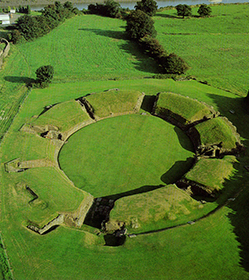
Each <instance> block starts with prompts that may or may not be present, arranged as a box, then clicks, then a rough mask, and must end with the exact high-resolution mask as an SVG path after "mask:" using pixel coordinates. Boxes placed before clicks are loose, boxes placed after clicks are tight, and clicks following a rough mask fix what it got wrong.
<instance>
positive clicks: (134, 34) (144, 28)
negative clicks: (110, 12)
mask: <svg viewBox="0 0 249 280" xmlns="http://www.w3.org/2000/svg"><path fill="white" fill-rule="evenodd" d="M126 23H127V25H126V32H127V34H128V36H129V38H130V39H133V40H139V39H140V38H142V37H144V36H146V35H149V36H151V37H156V30H155V27H154V21H153V20H152V19H151V17H149V16H148V15H147V14H146V13H144V12H143V11H140V10H137V11H132V12H131V13H130V14H129V15H128V16H127V17H126Z"/></svg>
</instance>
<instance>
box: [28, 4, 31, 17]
mask: <svg viewBox="0 0 249 280" xmlns="http://www.w3.org/2000/svg"><path fill="white" fill-rule="evenodd" d="M27 14H28V15H30V14H31V8H30V6H29V5H28V6H27Z"/></svg>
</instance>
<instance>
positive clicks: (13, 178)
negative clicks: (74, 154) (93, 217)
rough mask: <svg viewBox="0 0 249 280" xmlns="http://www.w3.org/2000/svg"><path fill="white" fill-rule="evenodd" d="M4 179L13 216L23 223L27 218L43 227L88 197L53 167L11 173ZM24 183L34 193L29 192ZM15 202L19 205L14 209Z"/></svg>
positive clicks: (73, 208)
mask: <svg viewBox="0 0 249 280" xmlns="http://www.w3.org/2000/svg"><path fill="white" fill-rule="evenodd" d="M51 178H53V180H52V181H51ZM5 180H7V181H8V185H9V188H10V190H11V195H10V196H11V207H12V208H13V210H14V209H16V210H14V211H17V212H16V219H17V221H19V222H20V223H21V224H23V225H26V223H27V222H28V221H29V220H30V221H32V222H34V223H36V224H38V225H39V226H41V227H42V226H43V225H45V224H46V223H48V222H49V221H50V220H51V219H53V218H55V217H56V216H57V215H58V213H59V212H62V211H63V212H65V211H73V210H76V209H77V208H78V207H79V205H80V203H81V202H82V200H83V199H84V198H85V197H87V196H88V194H87V193H86V192H83V191H81V190H79V189H77V188H74V187H73V186H72V184H71V183H70V181H69V180H68V179H67V178H66V177H65V176H64V175H63V173H58V170H57V169H56V168H54V167H40V168H34V169H29V170H27V171H25V172H20V173H15V174H13V173H10V174H8V175H7V176H6V178H5ZM5 180H4V182H6V181H5ZM26 186H28V187H29V188H30V189H31V190H32V193H34V194H35V195H34V194H32V193H31V192H28V191H27V190H26ZM36 196H37V197H36ZM17 205H18V207H20V208H16V207H17ZM18 209H19V210H18Z"/></svg>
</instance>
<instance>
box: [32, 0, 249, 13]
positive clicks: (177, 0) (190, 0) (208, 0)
mask: <svg viewBox="0 0 249 280" xmlns="http://www.w3.org/2000/svg"><path fill="white" fill-rule="evenodd" d="M96 2H100V1H96ZM101 2H103V1H101ZM118 2H119V1H118ZM136 2H137V1H135V2H119V3H120V5H121V7H122V8H129V9H134V6H135V5H136ZM245 2H248V1H246V0H166V1H157V6H158V8H160V7H167V6H176V5H178V4H187V5H197V4H213V3H223V4H229V3H230V4H231V3H245ZM91 3H95V2H91ZM88 5H89V3H82V4H74V6H75V7H77V8H78V9H79V10H83V9H87V7H88ZM31 9H32V10H34V11H39V10H41V9H43V6H32V5H31Z"/></svg>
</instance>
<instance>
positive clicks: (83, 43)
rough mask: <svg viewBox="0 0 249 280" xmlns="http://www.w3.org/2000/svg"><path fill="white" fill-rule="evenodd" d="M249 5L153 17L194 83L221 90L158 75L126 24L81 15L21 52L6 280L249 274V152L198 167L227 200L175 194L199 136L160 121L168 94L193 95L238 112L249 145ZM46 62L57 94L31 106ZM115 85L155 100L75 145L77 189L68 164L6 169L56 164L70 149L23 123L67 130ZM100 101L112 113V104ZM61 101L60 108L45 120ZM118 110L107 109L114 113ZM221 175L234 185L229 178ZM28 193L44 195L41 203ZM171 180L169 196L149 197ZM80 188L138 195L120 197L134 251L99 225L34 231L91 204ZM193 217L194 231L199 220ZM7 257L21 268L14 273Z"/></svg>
mask: <svg viewBox="0 0 249 280" xmlns="http://www.w3.org/2000/svg"><path fill="white" fill-rule="evenodd" d="M248 7H249V6H248V5H227V6H214V7H212V9H213V16H212V17H210V18H205V19H201V18H197V17H192V18H186V19H184V20H182V19H178V18H177V17H176V10H165V11H159V12H158V13H157V15H156V16H155V17H154V20H155V26H156V29H157V31H158V37H157V38H158V40H159V41H160V43H161V44H163V45H164V47H165V49H166V50H167V51H168V52H172V51H174V52H175V53H177V54H178V55H180V56H181V57H183V58H184V59H185V60H186V61H187V62H188V64H189V65H190V66H191V69H190V70H189V72H188V74H190V75H193V76H196V79H197V80H202V81H203V80H207V81H208V83H209V84H211V85H212V86H208V85H205V84H201V83H198V82H197V81H194V80H190V81H181V82H180V81H179V82H175V81H173V80H156V79H150V78H149V77H151V76H152V75H154V74H156V73H157V72H158V68H157V66H156V65H155V63H154V62H153V61H152V60H150V59H148V58H147V57H146V56H145V55H143V54H141V52H140V51H139V49H138V48H137V46H136V45H135V43H133V42H130V41H128V40H127V39H126V37H125V35H124V26H125V23H124V22H123V21H122V20H119V19H109V18H105V17H99V16H95V15H83V16H80V17H74V18H72V19H70V20H67V21H66V22H64V23H63V24H62V25H61V26H59V27H58V28H57V29H55V30H53V31H52V32H51V33H50V34H48V35H46V36H44V37H42V38H39V39H37V40H35V41H33V42H29V43H26V44H20V45H17V46H12V49H11V53H10V55H9V57H8V58H7V59H6V61H5V65H4V69H3V70H2V71H1V72H0V83H1V97H0V98H1V99H0V101H1V103H0V110H2V111H1V114H2V115H0V116H1V118H2V119H1V123H0V125H1V127H0V132H1V133H2V135H3V134H4V133H5V132H6V130H7V128H8V127H9V126H10V124H11V122H12V120H13V119H14V120H13V123H12V125H11V126H10V128H9V130H8V132H7V133H6V134H5V136H4V138H3V140H2V142H1V146H0V164H1V165H0V166H1V172H0V182H1V183H0V196H1V199H0V205H1V208H0V228H1V237H2V240H3V241H4V250H5V251H3V250H2V251H0V256H1V268H0V270H1V272H2V275H1V276H0V279H5V278H6V279H8V278H7V277H9V278H10V279H11V277H12V276H11V273H12V274H13V279H18V280H19V279H20V280H22V279H32V280H33V279H68V280H69V279H87V280H88V279H96V280H99V279H113V280H116V279H136V280H137V279H167V280H169V279H174V280H175V279H187V280H189V279H190V280H197V279H206V280H210V279H231V280H233V279H242V280H246V279H248V278H249V274H248V272H249V258H248V252H249V243H248V230H249V226H248V210H249V209H248V198H249V192H248V187H249V184H248V180H249V174H248V171H247V170H246V169H245V168H244V166H248V165H249V163H248V151H247V150H246V149H245V150H244V151H243V152H242V153H241V154H240V155H239V157H238V158H237V161H236V162H230V161H229V162H228V165H226V164H224V165H222V164H221V165H220V164H219V165H218V166H216V164H217V162H218V161H219V160H216V159H215V160H214V162H215V163H214V164H213V165H212V168H213V169H208V168H210V164H208V165H207V164H206V162H204V161H200V164H199V165H196V169H192V170H193V172H194V171H195V172H196V173H195V174H194V175H193V172H192V175H193V176H194V177H195V178H196V177H198V179H199V180H202V182H204V181H205V184H210V185H211V183H213V185H212V186H211V187H214V188H216V187H218V188H219V189H222V192H221V194H220V196H219V197H218V199H217V200H215V201H214V202H212V201H210V202H209V201H208V200H207V202H206V203H201V202H200V201H196V200H194V199H193V198H191V197H190V196H186V193H185V192H183V191H182V190H179V189H177V188H176V187H175V186H174V185H172V183H173V182H174V180H176V179H178V177H181V176H182V175H183V173H185V171H187V170H188V168H190V166H189V165H185V164H186V160H187V159H188V158H192V157H193V150H192V148H191V145H190V143H189V141H188V139H186V136H185V135H183V132H182V131H180V129H177V128H176V127H174V126H172V125H170V124H168V123H166V122H165V121H163V120H161V119H159V118H156V117H153V116H151V115H150V109H151V107H152V105H153V104H152V103H151V100H152V99H153V97H154V96H155V95H156V94H157V93H158V92H173V93H177V94H181V95H183V96H185V97H187V96H188V97H190V98H193V99H196V100H198V101H200V102H205V103H207V104H208V105H210V106H213V108H214V110H216V111H219V112H220V113H221V116H222V117H223V116H225V117H227V118H228V119H229V120H230V121H231V122H232V123H233V125H235V126H236V127H237V129H238V132H239V134H240V135H241V141H242V143H243V144H244V145H245V146H246V147H247V146H248V139H249V133H248V131H249V116H248V115H247V112H246V110H245V108H244V105H243V99H242V98H241V96H245V94H246V92H247V90H248V88H247V86H248V84H247V81H248V77H247V74H246V73H247V72H246V67H247V65H248V62H249V61H248V59H249V58H248V54H247V53H248V51H247V50H248V37H247V36H248V34H247V33H246V30H247V25H248V20H247V14H248ZM194 13H195V14H196V8H195V9H194ZM180 33H181V34H180ZM72 42H73V43H72ZM44 64H52V65H53V66H54V67H55V78H54V82H53V83H52V84H51V85H50V86H49V88H46V89H33V90H32V91H31V92H30V93H29V94H28V96H27V98H26V99H25V100H24V101H23V99H24V96H25V95H26V93H27V90H26V88H25V87H24V86H23V85H24V83H25V81H27V80H28V78H29V77H33V78H34V76H35V74H34V73H35V70H36V69H37V68H38V67H39V66H41V65H44ZM146 77H147V78H146ZM114 88H118V89H119V90H120V92H122V91H128V92H144V93H145V98H144V101H143V103H142V106H141V109H140V111H139V113H138V114H137V115H126V116H119V117H115V118H109V119H106V120H102V121H98V122H97V123H94V124H91V125H89V126H87V127H84V128H83V129H81V130H79V131H78V132H77V133H75V134H74V135H73V136H72V137H71V138H69V139H68V142H67V143H66V144H65V146H64V147H63V148H62V150H61V155H60V159H59V160H60V164H61V166H62V168H63V171H65V173H66V174H67V175H68V177H69V178H70V179H71V180H72V181H73V182H72V181H70V179H68V177H67V176H66V175H65V174H64V173H63V171H62V170H59V169H58V167H57V166H56V165H55V166H47V167H39V168H32V169H28V170H26V171H24V172H19V173H7V172H6V171H5V166H6V165H5V164H6V163H7V162H9V161H11V160H14V159H17V158H18V159H20V160H34V159H44V158H46V159H49V160H50V161H51V162H54V159H55V158H54V156H55V154H56V153H55V150H56V149H57V146H53V145H54V144H53V142H52V141H51V142H50V140H48V139H44V138H41V137H40V136H39V135H37V134H30V133H27V132H24V131H21V128H22V127H23V125H25V124H39V125H46V124H48V122H49V121H51V124H54V125H57V126H58V127H59V128H60V129H62V130H63V131H66V130H68V129H69V128H70V127H71V126H74V125H77V124H78V123H79V122H82V121H84V120H85V118H88V116H87V115H84V112H83V110H82V112H81V110H80V109H81V108H80V107H79V106H78V105H79V104H78V103H74V101H73V100H74V99H77V98H79V97H82V96H86V95H88V94H91V93H94V92H95V93H97V94H98V93H100V94H103V92H104V91H106V90H108V89H114ZM218 88H223V89H227V90H229V91H230V92H228V91H224V90H221V89H218ZM91 97H94V95H91V96H89V99H90V98H91ZM22 101H23V102H22ZM103 101H104V100H103ZM109 102H110V101H108V102H106V103H104V102H103V104H106V105H108V103H109ZM20 104H22V105H21V107H20V109H19V105H20ZM55 104H58V105H55ZM96 104H100V105H101V102H100V100H98V103H96ZM49 105H55V106H54V107H52V108H51V109H50V110H48V111H47V112H45V113H44V114H42V115H40V114H41V113H42V112H43V111H44V108H45V107H46V106H49ZM112 105H115V104H112ZM117 107H119V106H116V107H115V106H114V108H115V110H117ZM110 108H112V107H111V106H110V107H109V108H108V110H107V111H105V108H104V110H103V111H104V114H109V112H110V111H111V110H110ZM99 109H102V108H99ZM231 110H232V112H233V113H231ZM3 111H4V112H3ZM17 112H18V114H16V113H17ZM106 112H107V113H106ZM115 112H116V111H115ZM81 113H82V114H81ZM74 114H75V115H74ZM39 115H40V116H39ZM14 116H15V118H14ZM38 116H39V117H38ZM117 131H119V133H117ZM169 143H170V145H169ZM36 146H39V148H38V149H36ZM165 147H166V148H165ZM172 147H173V148H172ZM63 154H64V155H63ZM210 160H213V159H210ZM222 160H224V159H222ZM225 160H226V158H225ZM63 162H64V163H63ZM79 163H80V164H82V165H80V164H79ZM141 163H142V165H141ZM176 163H181V164H179V165H178V164H176ZM188 163H189V162H188ZM223 163H224V162H223ZM182 164H183V165H182ZM182 166H184V168H185V167H186V166H187V170H184V169H183V167H182ZM98 168H99V169H98ZM198 168H201V170H202V172H201V173H202V174H201V175H202V176H200V174H199V170H198ZM67 169H68V171H67ZM70 169H71V170H70ZM203 169H205V172H206V173H207V176H205V173H204V172H203ZM219 169H222V170H224V169H226V171H227V172H228V171H230V172H231V173H230V174H231V176H230V177H229V178H228V176H224V177H222V176H221V177H219V176H216V175H215V172H218V171H219ZM124 170H125V172H124ZM70 172H71V173H70ZM208 172H209V173H208ZM228 173H229V172H228ZM71 174H72V175H71ZM127 175H129V177H127ZM169 175H170V176H169ZM190 175H191V174H190ZM214 176H216V177H217V180H216V181H215V180H213V179H212V178H213V177H214ZM127 178H128V179H127ZM224 178H226V179H224ZM127 181H128V182H127ZM74 184H75V185H76V187H75V186H74ZM26 185H27V186H29V187H30V188H31V189H32V190H33V192H35V194H37V195H38V199H37V200H34V201H33V202H32V199H33V197H32V196H30V193H27V192H26V190H25V188H24V186H26ZM159 185H166V187H162V188H158V189H154V190H153V189H151V188H144V189H143V188H142V187H144V186H145V187H146V186H149V187H151V186H156V187H157V186H159ZM139 188H140V189H139ZM81 189H83V190H87V192H89V193H91V194H93V195H94V197H98V196H104V195H120V194H124V193H127V194H130V195H127V196H120V197H119V199H118V200H117V201H116V203H115V207H114V209H113V210H112V212H111V219H113V220H119V219H121V220H124V219H127V221H126V222H127V224H128V223H129V222H130V223H131V224H130V226H129V227H128V233H129V234H132V233H136V234H137V236H136V237H133V238H129V237H126V241H125V243H124V245H123V246H118V247H109V246H105V243H106V242H105V236H104V235H103V234H100V235H97V234H96V233H98V234H99V230H97V229H94V228H90V226H87V225H84V226H83V227H82V228H78V229H75V228H73V227H68V226H66V225H65V226H59V227H58V228H56V229H55V230H53V231H51V232H49V233H48V234H44V235H42V236H40V235H38V234H36V233H34V232H32V231H31V230H28V229H27V228H26V225H27V223H28V222H29V221H32V222H34V223H36V224H38V225H39V226H43V225H44V224H46V223H47V222H49V221H50V220H51V219H53V218H55V217H56V216H57V215H58V213H61V212H63V211H66V212H67V211H75V210H76V209H77V208H78V207H79V205H80V203H81V202H82V200H83V199H85V198H86V197H87V196H88V194H87V193H86V192H84V191H82V190H81ZM148 189H149V190H150V191H149V192H148V191H146V192H142V191H143V190H148ZM134 190H135V191H137V190H138V192H135V193H134V192H133V191H134ZM139 190H140V191H141V193H139ZM131 194H133V195H131ZM165 194H166V196H167V199H165V201H164V195H165ZM116 198H117V196H116ZM229 198H232V199H231V200H229ZM199 206H201V207H199ZM208 213H211V214H210V215H208ZM206 215H207V216H206ZM134 219H137V221H139V223H140V224H142V225H141V226H140V227H139V228H137V229H135V228H133V227H132V221H133V220H134ZM198 219H200V220H198ZM190 220H191V221H195V223H194V224H193V223H190V224H187V222H188V221H190ZM147 221H149V222H148V223H147ZM181 224H184V225H183V226H181ZM177 225H179V227H176V228H172V229H168V230H165V231H159V232H150V231H154V230H160V229H163V228H165V229H166V228H168V227H171V226H177ZM149 232H150V233H149ZM6 253H7V255H6ZM2 256H4V257H3V258H2ZM6 256H7V257H8V260H9V264H10V267H11V271H8V272H7V273H5V271H6V265H7V266H9V264H8V262H6ZM10 272H11V273H10ZM4 277H5V278H4Z"/></svg>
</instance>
